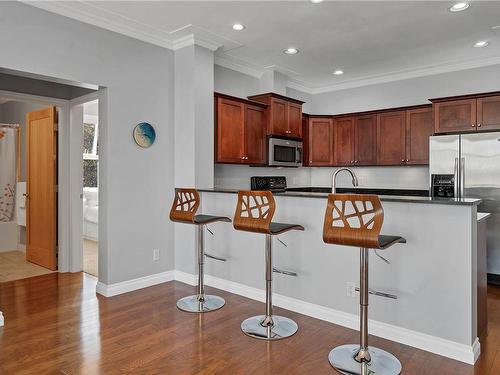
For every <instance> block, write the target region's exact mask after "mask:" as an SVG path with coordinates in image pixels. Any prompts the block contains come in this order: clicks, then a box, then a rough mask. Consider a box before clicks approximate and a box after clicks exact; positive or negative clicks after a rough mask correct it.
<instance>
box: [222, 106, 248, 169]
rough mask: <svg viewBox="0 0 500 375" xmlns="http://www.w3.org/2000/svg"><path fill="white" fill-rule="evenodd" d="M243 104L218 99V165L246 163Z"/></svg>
mask: <svg viewBox="0 0 500 375" xmlns="http://www.w3.org/2000/svg"><path fill="white" fill-rule="evenodd" d="M243 107H244V105H243V103H240V102H237V101H232V100H228V99H222V98H219V99H217V160H216V162H217V163H242V162H244V159H243V157H244V154H243V153H244V143H243V123H244V116H245V114H244V108H243Z"/></svg>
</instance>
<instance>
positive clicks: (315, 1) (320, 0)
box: [311, 0, 323, 4]
mask: <svg viewBox="0 0 500 375" xmlns="http://www.w3.org/2000/svg"><path fill="white" fill-rule="evenodd" d="M322 2H323V0H311V3H313V4H319V3H322Z"/></svg>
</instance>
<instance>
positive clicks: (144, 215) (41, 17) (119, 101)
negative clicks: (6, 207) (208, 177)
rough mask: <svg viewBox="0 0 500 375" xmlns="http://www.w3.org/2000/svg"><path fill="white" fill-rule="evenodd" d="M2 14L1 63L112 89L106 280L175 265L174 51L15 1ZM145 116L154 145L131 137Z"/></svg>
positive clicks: (106, 158) (105, 194) (104, 150)
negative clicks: (142, 144) (143, 145)
mask: <svg viewBox="0 0 500 375" xmlns="http://www.w3.org/2000/svg"><path fill="white" fill-rule="evenodd" d="M0 13H1V14H2V17H1V19H0V35H8V37H4V38H0V51H2V53H1V54H0V66H1V67H3V68H7V69H12V70H17V71H24V72H30V73H35V74H41V75H44V76H50V77H57V78H62V79H67V80H70V81H76V82H85V83H93V84H97V85H100V86H105V87H107V104H106V107H107V108H106V109H107V128H106V129H104V131H103V132H102V134H101V135H102V138H101V139H100V141H101V157H102V164H101V167H102V168H101V179H100V182H101V186H100V188H101V192H102V194H101V198H102V199H101V202H100V210H99V211H100V212H99V215H100V223H99V224H100V233H102V236H100V237H101V238H100V244H99V245H100V249H99V251H100V256H101V257H100V262H99V279H100V281H101V282H103V283H105V284H111V283H117V282H120V281H124V280H129V279H133V278H137V277H141V276H145V275H151V274H154V273H158V272H162V271H167V270H171V269H173V268H174V255H173V251H172V244H173V225H172V224H171V223H170V221H169V220H168V211H169V207H170V204H171V199H172V196H173V195H172V191H173V157H172V153H171V150H172V149H173V147H174V143H173V111H174V106H173V95H174V90H173V86H174V84H173V75H174V65H173V64H174V61H173V53H172V52H171V51H168V50H166V49H163V48H160V47H156V46H153V45H150V44H147V43H143V42H139V41H137V40H134V39H131V38H128V37H125V36H122V35H119V34H116V33H113V32H109V31H105V30H102V29H99V28H96V27H93V26H89V25H86V24H84V23H80V22H77V21H74V20H70V19H68V18H65V17H61V16H58V15H54V14H51V13H48V12H45V11H42V10H40V9H37V8H34V7H31V6H28V5H25V4H21V3H17V2H2V3H0ZM26 25H29V27H26ZM141 121H148V122H150V123H151V124H153V126H155V128H156V133H157V138H156V139H157V140H156V143H155V144H154V145H153V146H152V147H151V148H149V149H141V148H139V147H138V146H136V145H135V143H134V141H133V139H132V136H131V133H132V129H133V127H134V126H135V125H136V124H137V123H139V122H141ZM154 248H158V249H160V261H159V262H154V261H153V257H152V253H153V249H154Z"/></svg>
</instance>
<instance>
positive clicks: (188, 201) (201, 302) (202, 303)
mask: <svg viewBox="0 0 500 375" xmlns="http://www.w3.org/2000/svg"><path fill="white" fill-rule="evenodd" d="M199 206H200V194H199V193H198V191H197V190H196V189H180V188H178V189H175V198H174V203H173V204H172V209H171V210H170V220H172V221H175V222H179V223H186V224H194V225H196V226H197V230H198V231H197V247H198V294H196V295H193V296H188V297H184V298H181V299H180V300H178V301H177V307H178V308H179V309H180V310H183V311H187V312H200V313H203V312H208V311H213V310H217V309H220V308H221V307H222V306H224V304H225V303H226V302H225V301H224V299H223V298H221V297H218V296H214V295H209V294H205V285H204V281H203V267H204V264H205V257H207V258H212V259H215V260H220V261H224V262H225V261H226V260H225V259H223V258H219V257H216V256H214V255H210V254H207V253H205V248H204V246H205V244H204V242H205V241H204V234H205V232H204V230H205V226H206V225H207V224H212V223H215V222H219V221H223V222H227V223H230V222H231V219H230V218H228V217H225V216H212V215H195V214H196V211H197V210H198V207H199Z"/></svg>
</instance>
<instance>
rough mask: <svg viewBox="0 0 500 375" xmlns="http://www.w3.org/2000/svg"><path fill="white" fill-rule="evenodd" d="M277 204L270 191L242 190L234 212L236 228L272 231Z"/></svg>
mask: <svg viewBox="0 0 500 375" xmlns="http://www.w3.org/2000/svg"><path fill="white" fill-rule="evenodd" d="M275 209H276V204H275V202H274V197H273V193H271V192H270V191H240V192H238V203H237V204H236V211H235V213H234V220H233V226H234V229H238V230H244V231H247V232H257V233H270V230H269V224H271V220H272V218H273V216H274V211H275Z"/></svg>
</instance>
